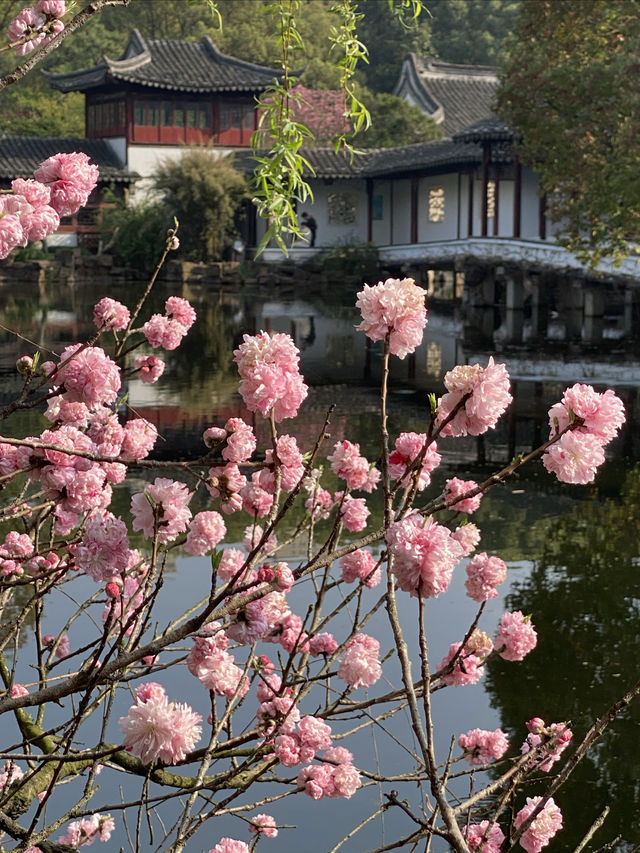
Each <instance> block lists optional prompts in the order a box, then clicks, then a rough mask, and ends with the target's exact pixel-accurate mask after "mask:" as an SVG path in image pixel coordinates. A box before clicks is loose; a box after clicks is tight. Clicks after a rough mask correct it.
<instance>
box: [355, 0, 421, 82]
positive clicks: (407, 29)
mask: <svg viewBox="0 0 640 853" xmlns="http://www.w3.org/2000/svg"><path fill="white" fill-rule="evenodd" d="M360 5H361V8H362V11H363V12H364V18H363V19H362V21H361V22H360V24H359V26H358V36H359V38H360V39H361V40H362V41H363V42H364V43H365V44H366V45H367V47H368V49H369V62H368V63H366V64H365V63H362V64H361V65H360V67H359V70H358V77H359V79H360V81H361V82H362V83H363V84H364V85H366V86H367V88H368V89H371V90H372V91H374V92H392V91H393V89H394V87H395V85H396V83H397V81H398V75H399V74H400V68H401V67H402V61H403V59H404V58H405V56H406V55H407V53H409V51H413V52H414V53H417V54H419V55H420V56H424V55H426V54H432V53H433V52H434V49H435V45H434V42H433V39H432V37H431V24H430V21H431V18H430V16H429V13H428V12H423V13H422V14H421V15H420V17H419V18H417V19H416V20H414V19H413V18H412V17H411V15H410V14H408V12H407V10H405V11H404V15H402V16H399V15H398V14H394V12H393V11H392V10H391V9H390V8H389V4H388V3H386V2H375V0H373V2H372V0H368V2H365V3H362V4H360ZM425 5H426V7H427V8H428V9H429V10H430V7H431V3H430V2H428V3H426V4H425ZM396 11H397V6H396Z"/></svg>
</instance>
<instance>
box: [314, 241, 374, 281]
mask: <svg viewBox="0 0 640 853" xmlns="http://www.w3.org/2000/svg"><path fill="white" fill-rule="evenodd" d="M313 263H314V264H320V265H321V266H322V269H323V270H324V271H325V272H331V273H336V274H341V275H357V276H359V277H360V278H361V279H362V280H363V281H364V280H367V281H368V280H373V279H374V278H375V277H376V275H377V272H378V249H377V247H376V246H374V244H373V243H355V242H350V241H348V240H346V241H344V242H341V243H336V244H335V245H334V246H330V247H328V248H326V249H321V250H320V251H319V252H318V253H317V254H316V255H314V258H313Z"/></svg>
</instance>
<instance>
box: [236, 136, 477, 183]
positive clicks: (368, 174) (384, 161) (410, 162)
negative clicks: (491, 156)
mask: <svg viewBox="0 0 640 853" xmlns="http://www.w3.org/2000/svg"><path fill="white" fill-rule="evenodd" d="M265 153H266V152H264V151H262V152H255V153H254V152H253V151H242V152H240V151H238V152H236V153H235V154H234V160H233V163H234V166H235V167H236V168H237V169H240V170H241V171H243V172H246V173H251V172H253V170H254V168H255V165H256V164H255V157H256V156H264V155H265ZM302 155H303V156H304V157H305V158H306V160H308V162H309V164H310V165H311V166H312V168H313V170H314V172H315V177H317V178H327V179H349V178H374V177H383V176H387V175H394V174H409V173H411V172H423V171H424V170H425V169H438V168H442V167H443V166H445V167H446V166H456V165H465V164H468V163H469V164H477V163H479V162H480V161H481V160H482V150H481V148H480V146H479V145H474V144H472V143H466V144H465V143H459V142H452V141H451V140H450V139H437V140H432V141H430V142H421V143H417V144H414V145H405V146H403V147H401V148H384V149H372V150H368V151H364V152H363V153H361V154H356V155H355V156H354V157H353V160H352V159H351V158H350V157H349V156H348V155H347V154H344V153H343V152H336V151H335V150H334V149H333V148H306V149H303V150H302ZM306 177H307V178H308V177H311V174H310V173H309V172H307V174H306Z"/></svg>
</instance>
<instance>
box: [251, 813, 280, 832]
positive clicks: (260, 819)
mask: <svg viewBox="0 0 640 853" xmlns="http://www.w3.org/2000/svg"><path fill="white" fill-rule="evenodd" d="M249 832H251V833H252V835H264V837H265V838H276V837H277V835H278V827H277V824H276V819H275V818H274V817H272V815H270V814H257V815H255V816H254V817H252V818H251V820H250V824H249Z"/></svg>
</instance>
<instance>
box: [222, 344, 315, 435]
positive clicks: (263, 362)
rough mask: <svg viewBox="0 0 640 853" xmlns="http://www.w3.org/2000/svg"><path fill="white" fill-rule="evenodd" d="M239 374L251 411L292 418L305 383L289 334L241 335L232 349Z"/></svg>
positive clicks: (280, 418)
mask: <svg viewBox="0 0 640 853" xmlns="http://www.w3.org/2000/svg"><path fill="white" fill-rule="evenodd" d="M234 361H235V362H236V364H237V365H238V372H239V374H240V379H241V380H242V381H241V383H240V389H239V390H240V394H241V396H242V398H243V400H244V402H245V405H246V407H247V408H248V409H249V410H250V411H252V412H260V413H261V414H262V415H263V416H265V417H266V416H267V415H268V414H269V412H271V411H273V415H274V418H275V420H276V421H281V420H282V419H283V418H292V417H295V415H296V414H297V412H298V409H299V408H300V405H301V404H302V401H303V400H304V399H305V398H306V396H307V390H308V389H307V386H306V385H305V384H304V382H303V379H302V376H301V375H300V372H299V370H298V362H299V351H298V348H297V347H296V346H295V344H294V343H293V341H292V340H291V338H290V337H289V335H285V334H282V333H281V332H278V333H276V334H274V335H269V334H267V333H266V332H260V333H259V334H257V335H244V337H243V343H242V344H240V346H239V347H238V349H237V350H234Z"/></svg>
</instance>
